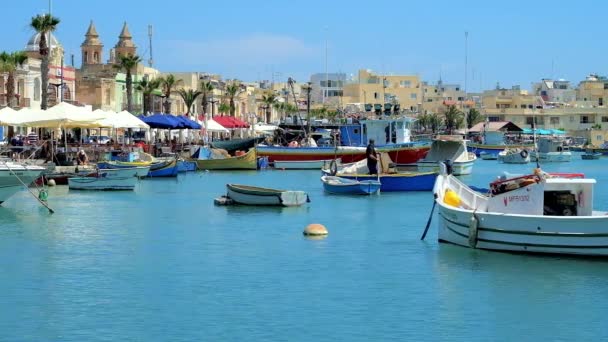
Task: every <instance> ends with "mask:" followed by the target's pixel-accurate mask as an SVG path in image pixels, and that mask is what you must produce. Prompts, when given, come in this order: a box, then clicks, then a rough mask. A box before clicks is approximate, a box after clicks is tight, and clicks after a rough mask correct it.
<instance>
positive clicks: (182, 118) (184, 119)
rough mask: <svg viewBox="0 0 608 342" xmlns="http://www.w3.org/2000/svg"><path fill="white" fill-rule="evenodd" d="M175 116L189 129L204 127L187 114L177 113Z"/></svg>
mask: <svg viewBox="0 0 608 342" xmlns="http://www.w3.org/2000/svg"><path fill="white" fill-rule="evenodd" d="M175 118H176V119H177V120H179V121H180V122H181V123H182V125H183V126H184V127H183V128H187V129H201V128H202V126H201V125H199V124H198V123H196V122H194V121H192V120H190V119H188V118H187V117H185V116H182V115H176V116H175Z"/></svg>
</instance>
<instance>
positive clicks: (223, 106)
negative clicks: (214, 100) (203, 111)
mask: <svg viewBox="0 0 608 342" xmlns="http://www.w3.org/2000/svg"><path fill="white" fill-rule="evenodd" d="M218 111H219V112H220V113H221V114H222V115H223V114H226V113H227V112H229V111H230V105H229V104H227V103H224V102H222V103H220V105H219V107H218Z"/></svg>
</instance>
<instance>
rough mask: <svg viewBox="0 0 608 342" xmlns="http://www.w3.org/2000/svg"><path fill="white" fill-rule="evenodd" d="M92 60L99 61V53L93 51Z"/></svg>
mask: <svg viewBox="0 0 608 342" xmlns="http://www.w3.org/2000/svg"><path fill="white" fill-rule="evenodd" d="M93 62H95V63H99V53H98V52H93Z"/></svg>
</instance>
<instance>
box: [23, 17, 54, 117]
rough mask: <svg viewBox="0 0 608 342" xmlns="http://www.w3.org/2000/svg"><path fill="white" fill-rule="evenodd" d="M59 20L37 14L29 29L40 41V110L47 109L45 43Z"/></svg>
mask: <svg viewBox="0 0 608 342" xmlns="http://www.w3.org/2000/svg"><path fill="white" fill-rule="evenodd" d="M59 22H60V20H59V18H56V17H53V16H52V15H50V14H39V15H37V16H35V17H33V18H32V21H31V23H30V27H31V28H32V29H34V31H36V32H38V33H39V34H40V41H39V43H38V52H40V56H42V62H41V64H40V73H41V79H42V85H41V86H42V99H41V102H40V109H47V108H48V98H49V94H48V88H49V59H50V56H49V55H50V51H49V46H48V43H47V34H48V35H49V37H50V35H51V32H53V31H55V30H56V29H57V25H59Z"/></svg>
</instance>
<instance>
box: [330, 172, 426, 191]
mask: <svg viewBox="0 0 608 342" xmlns="http://www.w3.org/2000/svg"><path fill="white" fill-rule="evenodd" d="M336 176H338V177H340V178H345V179H351V180H355V181H370V180H371V181H377V180H378V179H380V184H381V185H380V191H381V192H393V191H431V190H433V185H434V184H435V179H436V178H437V172H399V173H392V174H381V175H380V176H377V175H365V174H343V173H338V174H336Z"/></svg>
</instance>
